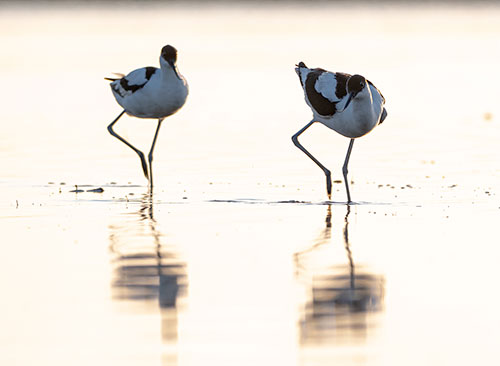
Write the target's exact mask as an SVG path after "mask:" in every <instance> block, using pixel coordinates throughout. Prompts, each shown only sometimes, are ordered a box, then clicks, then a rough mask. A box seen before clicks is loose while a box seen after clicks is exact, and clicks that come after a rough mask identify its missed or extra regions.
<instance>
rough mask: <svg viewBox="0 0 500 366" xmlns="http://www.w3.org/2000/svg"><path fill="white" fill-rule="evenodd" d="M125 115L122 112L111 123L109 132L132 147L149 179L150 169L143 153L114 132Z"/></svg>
mask: <svg viewBox="0 0 500 366" xmlns="http://www.w3.org/2000/svg"><path fill="white" fill-rule="evenodd" d="M124 113H125V110H123V111H122V113H120V115H119V116H118V117H116V119H115V120H114V121H113V122H111V123H110V124H109V126H108V131H109V133H110V134H112V135H113V136H114V137H116V138H117V139H118V140H120V141H121V142H123V143H124V144H125V145H127V146H128V147H130V148H131V149H132V150H134V151H135V152H136V154H137V155H139V158H141V164H142V171H143V172H144V176H145V177H146V179H149V178H148V167H147V165H146V159H145V158H144V154H143V153H142V151H140V150H138V149H136V148H135V147H134V146H132V144H131V143H129V142H128V141H127V140H125V139H124V138H123V137H121V136H120V135H118V134H117V133H116V132H115V131H114V130H113V125H114V124H115V123H116V122H117V121H118V120H119V119H120V117H121V116H123V114H124Z"/></svg>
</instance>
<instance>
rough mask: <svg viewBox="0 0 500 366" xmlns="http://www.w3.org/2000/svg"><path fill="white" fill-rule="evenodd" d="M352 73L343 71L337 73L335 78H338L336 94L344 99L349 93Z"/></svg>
mask: <svg viewBox="0 0 500 366" xmlns="http://www.w3.org/2000/svg"><path fill="white" fill-rule="evenodd" d="M350 77H351V75H349V74H345V73H343V72H336V73H335V80H337V87H336V88H335V95H336V96H337V98H339V99H342V98H344V97H345V96H346V95H347V87H346V86H347V81H348V80H349V78H350Z"/></svg>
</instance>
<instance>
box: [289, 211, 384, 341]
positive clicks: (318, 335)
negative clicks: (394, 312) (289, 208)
mask: <svg viewBox="0 0 500 366" xmlns="http://www.w3.org/2000/svg"><path fill="white" fill-rule="evenodd" d="M350 210H351V207H350V206H347V212H346V215H345V217H344V223H343V239H344V240H343V241H344V249H345V255H346V257H347V264H339V259H340V258H338V257H339V256H338V255H334V253H335V251H334V246H335V241H333V243H332V240H331V238H332V234H331V231H332V208H331V206H328V210H327V214H326V220H325V223H326V225H325V228H324V229H323V231H322V233H321V235H320V237H319V238H318V239H317V240H316V241H315V243H314V245H312V246H311V247H310V248H308V249H306V250H305V251H302V252H299V253H296V255H295V263H296V269H297V272H296V273H297V276H298V277H299V278H300V279H301V281H305V282H306V291H307V294H308V295H307V300H306V304H305V309H304V312H303V315H302V319H301V321H300V334H301V342H302V344H309V343H321V342H323V341H335V342H342V341H351V340H352V339H353V338H361V339H364V338H365V337H366V334H367V331H368V329H369V328H371V327H373V326H375V319H374V315H375V314H376V313H378V312H379V311H380V310H382V304H383V298H384V279H383V277H382V276H379V275H376V274H374V273H370V272H369V271H368V270H367V269H366V268H363V267H362V266H360V265H355V262H354V259H353V253H352V251H351V246H350V242H349V215H350V213H351V211H350ZM343 258H344V259H343V261H344V262H345V256H344V257H343ZM320 263H321V264H320Z"/></svg>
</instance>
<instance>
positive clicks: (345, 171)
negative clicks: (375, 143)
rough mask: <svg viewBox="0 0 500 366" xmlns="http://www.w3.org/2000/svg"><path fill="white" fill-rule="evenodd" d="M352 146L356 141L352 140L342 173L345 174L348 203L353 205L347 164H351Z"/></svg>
mask: <svg viewBox="0 0 500 366" xmlns="http://www.w3.org/2000/svg"><path fill="white" fill-rule="evenodd" d="M352 145H354V139H351V142H350V143H349V148H348V149H347V155H346V156H345V161H344V166H343V167H342V173H343V174H344V182H345V189H346V191H347V203H351V202H352V201H351V193H349V182H348V181H347V164H349V158H350V157H351V151H352Z"/></svg>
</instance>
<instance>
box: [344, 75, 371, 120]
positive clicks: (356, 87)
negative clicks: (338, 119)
mask: <svg viewBox="0 0 500 366" xmlns="http://www.w3.org/2000/svg"><path fill="white" fill-rule="evenodd" d="M365 87H366V79H365V78H364V77H363V76H361V75H358V74H356V75H352V76H351V77H350V78H349V79H348V80H347V85H346V89H347V102H346V103H345V107H344V109H343V110H342V111H344V110H346V109H347V107H348V106H349V103H351V101H352V100H353V99H354V98H356V96H357V95H358V94H359V93H360V92H361V91H362V90H363V89H364V88H365Z"/></svg>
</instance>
